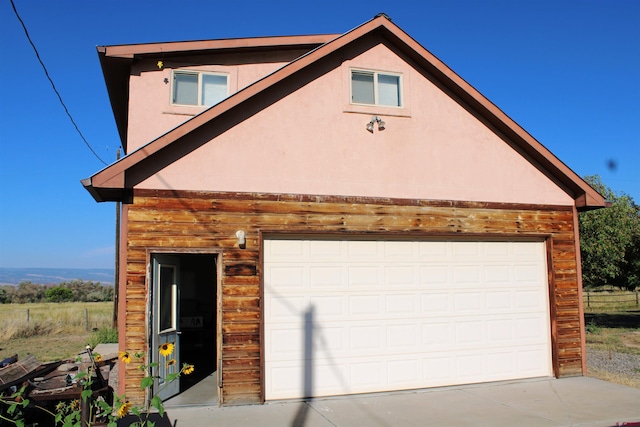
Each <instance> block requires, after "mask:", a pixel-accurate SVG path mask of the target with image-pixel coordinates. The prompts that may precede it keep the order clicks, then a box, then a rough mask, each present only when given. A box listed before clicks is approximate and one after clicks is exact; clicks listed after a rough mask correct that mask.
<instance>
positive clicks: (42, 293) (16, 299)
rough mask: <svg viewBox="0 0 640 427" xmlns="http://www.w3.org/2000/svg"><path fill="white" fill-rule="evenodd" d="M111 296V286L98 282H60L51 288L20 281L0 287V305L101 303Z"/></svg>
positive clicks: (112, 290) (112, 292) (109, 299)
mask: <svg viewBox="0 0 640 427" xmlns="http://www.w3.org/2000/svg"><path fill="white" fill-rule="evenodd" d="M54 289H55V291H54ZM113 295H114V289H113V286H104V285H102V284H100V282H92V281H84V280H79V279H76V280H72V281H70V282H61V283H60V284H59V285H56V286H53V287H52V286H51V285H40V284H36V283H31V282H29V281H22V282H20V283H19V284H18V286H2V287H0V304H6V303H18V304H24V303H37V302H45V301H50V302H65V301H73V302H101V301H113ZM50 298H53V299H50Z"/></svg>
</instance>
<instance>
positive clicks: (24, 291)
mask: <svg viewBox="0 0 640 427" xmlns="http://www.w3.org/2000/svg"><path fill="white" fill-rule="evenodd" d="M45 289H46V288H45V287H44V286H43V285H37V284H35V283H31V282H30V281H28V280H25V281H22V282H20V283H18V287H17V289H16V292H15V293H14V294H13V298H12V300H11V302H17V303H25V302H40V301H42V300H44V292H45Z"/></svg>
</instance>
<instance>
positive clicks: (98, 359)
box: [95, 353, 102, 362]
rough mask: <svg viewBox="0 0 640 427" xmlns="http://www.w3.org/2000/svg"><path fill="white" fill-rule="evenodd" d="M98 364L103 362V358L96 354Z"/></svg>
mask: <svg viewBox="0 0 640 427" xmlns="http://www.w3.org/2000/svg"><path fill="white" fill-rule="evenodd" d="M95 359H96V362H102V356H101V355H99V354H97V353H96V357H95Z"/></svg>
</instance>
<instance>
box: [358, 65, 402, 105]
mask: <svg viewBox="0 0 640 427" xmlns="http://www.w3.org/2000/svg"><path fill="white" fill-rule="evenodd" d="M400 80H401V79H400V75H399V74H390V73H379V72H377V71H362V70H351V102H352V103H354V104H369V105H382V106H385V107H401V106H402V96H401V85H400Z"/></svg>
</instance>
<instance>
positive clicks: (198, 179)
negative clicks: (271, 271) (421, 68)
mask: <svg viewBox="0 0 640 427" xmlns="http://www.w3.org/2000/svg"><path fill="white" fill-rule="evenodd" d="M350 67H358V68H367V69H376V70H382V71H392V72H401V73H402V74H403V83H404V88H403V90H404V94H405V101H406V104H405V107H404V108H402V109H391V108H378V107H369V106H366V107H354V106H352V105H350V104H349V79H348V76H349V68H350ZM166 72H168V71H166ZM160 81H161V79H160ZM154 84H155V83H149V84H148V85H147V86H146V89H148V90H151V86H152V85H154ZM139 86H140V87H139V89H140V90H143V89H142V88H141V86H142V85H139ZM160 87H162V85H160ZM163 89H164V88H163ZM158 92H162V93H159V94H156V95H154V97H155V98H154V99H156V102H158V103H159V105H158V106H157V107H156V109H155V110H154V112H151V111H146V112H145V113H144V114H142V113H141V112H138V115H137V116H136V117H135V120H134V121H132V122H131V125H132V129H131V130H132V131H133V130H134V129H133V127H136V130H135V132H136V140H137V141H142V140H144V139H145V138H146V139H147V140H149V139H151V137H152V135H151V131H150V129H137V127H138V126H140V125H141V124H143V123H145V122H147V123H148V122H149V121H152V120H153V117H154V116H158V115H159V114H165V113H164V112H165V111H166V110H167V109H168V108H169V107H168V96H169V95H168V93H165V91H158ZM131 99H139V98H137V97H134V96H132V97H131ZM137 107H138V106H132V110H138V111H139V110H143V109H142V108H137ZM372 115H379V116H381V118H382V119H383V120H384V121H385V122H386V130H384V131H378V130H377V128H376V130H375V131H374V133H373V134H371V133H369V132H368V131H367V130H366V129H365V125H366V123H367V122H368V121H369V120H370V119H371V116H372ZM181 119H183V118H181V117H176V118H175V119H172V120H173V122H172V123H173V124H174V125H175V124H177V123H178V122H179V121H180V120H181ZM168 122H169V120H167V123H168ZM140 127H144V126H140ZM154 131H155V132H157V129H155V128H154ZM156 136H157V135H156ZM138 188H154V189H164V188H171V189H180V190H204V191H231V192H264V193H294V194H298V193H300V194H318V195H344V196H365V197H366V196H368V197H394V198H420V199H435V200H471V201H484V202H505V203H508V202H511V203H541V204H558V205H573V199H572V198H571V197H569V196H568V195H567V194H566V193H565V192H564V191H562V190H561V189H560V188H559V187H557V186H556V185H555V184H554V183H553V182H552V181H551V180H549V179H548V178H547V177H546V176H545V175H544V174H543V173H541V172H540V171H538V170H537V169H536V168H535V167H534V166H532V165H531V164H530V163H529V162H528V161H527V160H526V159H524V158H523V157H522V156H521V155H519V154H518V153H516V152H515V151H514V150H513V149H512V148H510V147H509V146H508V145H507V144H506V143H505V142H504V141H502V140H501V139H500V138H499V137H498V136H497V135H496V134H495V133H493V132H492V131H491V130H489V129H488V128H487V127H485V126H484V125H483V124H482V123H480V122H479V121H478V120H477V119H476V118H475V117H473V116H472V115H471V114H470V113H469V112H467V111H466V110H465V109H464V108H462V107H461V106H460V105H459V104H457V103H456V102H454V101H453V100H452V99H451V98H450V97H449V96H448V95H447V94H445V93H443V92H442V91H441V90H440V89H439V88H437V87H436V86H435V85H433V84H432V83H431V82H430V81H429V80H427V79H426V78H425V77H424V76H423V75H422V74H420V73H418V72H417V71H416V70H414V69H413V68H411V67H410V66H409V65H408V64H407V63H406V62H405V61H403V60H402V59H401V58H399V57H398V56H397V55H395V54H394V53H393V52H391V51H390V50H389V49H388V48H386V47H385V46H383V45H378V46H377V47H375V48H373V49H371V50H369V51H368V52H365V53H364V54H362V55H360V56H358V57H356V58H354V59H353V60H351V61H347V62H345V63H343V65H342V67H339V68H336V69H334V70H332V71H331V72H329V73H328V74H325V75H324V76H322V77H321V78H319V79H317V80H315V81H313V82H311V83H310V84H308V85H306V86H304V87H302V88H301V89H299V90H298V91H296V92H294V93H292V94H291V95H289V96H287V97H285V98H283V99H282V100H280V101H278V102H276V103H275V104H272V105H271V106H269V107H267V108H266V109H265V110H263V111H262V112H261V113H260V114H257V115H254V116H252V117H250V118H249V119H248V120H246V121H244V122H242V123H241V124H239V125H238V126H236V127H234V128H232V129H230V130H228V131H227V132H225V133H224V134H222V135H220V136H219V137H218V138H216V140H215V141H212V142H210V143H208V144H205V145H203V146H202V147H200V148H198V149H197V150H196V151H195V152H193V153H191V154H190V155H188V156H186V157H184V158H182V159H180V160H178V161H176V162H175V163H173V164H171V165H170V166H168V167H167V168H165V169H164V170H162V171H161V172H160V173H158V174H156V175H155V176H152V177H150V178H149V179H147V180H146V181H144V182H142V183H141V184H139V185H138Z"/></svg>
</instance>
